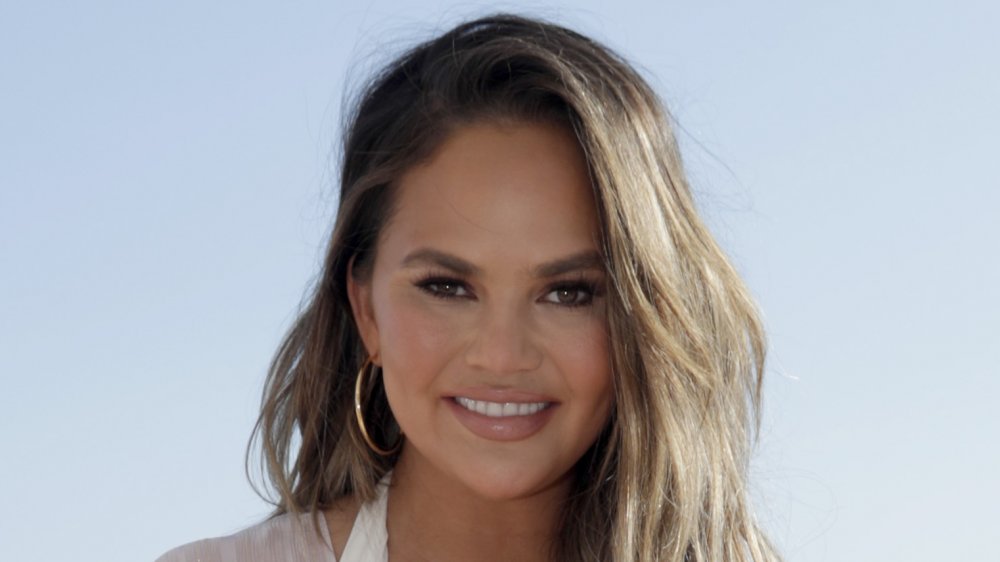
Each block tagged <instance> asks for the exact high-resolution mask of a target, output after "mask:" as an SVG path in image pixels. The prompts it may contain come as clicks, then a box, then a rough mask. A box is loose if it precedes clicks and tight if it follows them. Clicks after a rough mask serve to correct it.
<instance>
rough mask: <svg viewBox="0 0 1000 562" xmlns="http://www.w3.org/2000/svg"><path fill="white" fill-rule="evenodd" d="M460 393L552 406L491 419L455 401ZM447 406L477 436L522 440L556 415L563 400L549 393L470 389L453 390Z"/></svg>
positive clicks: (475, 396)
mask: <svg viewBox="0 0 1000 562" xmlns="http://www.w3.org/2000/svg"><path fill="white" fill-rule="evenodd" d="M456 396H461V397H464V398H470V399H472V400H482V401H486V402H500V403H504V402H513V403H521V404H524V403H537V402H546V403H547V404H548V405H547V406H546V407H545V408H544V409H542V410H541V411H539V412H537V413H534V414H530V415H527V416H507V417H500V418H491V417H489V416H484V415H483V414H479V413H477V412H473V411H472V410H467V409H466V408H464V407H463V406H461V405H460V404H459V403H458V402H456V401H455V397H456ZM443 401H444V403H445V405H446V406H447V407H448V408H449V409H450V410H451V412H452V414H454V416H455V418H456V419H457V420H458V421H459V423H461V424H462V425H463V426H465V428H466V429H468V430H469V431H470V432H472V433H473V434H474V435H476V436H478V437H481V438H483V439H488V440H490V441H520V440H522V439H527V438H529V437H531V436H532V435H534V434H536V433H538V432H539V431H541V430H542V428H543V427H545V424H546V423H548V421H549V420H550V419H551V418H552V415H553V413H554V412H555V410H556V409H557V408H558V407H559V403H558V402H556V401H555V400H553V399H552V398H551V397H549V396H545V395H542V394H536V393H532V392H524V391H518V390H507V389H493V388H470V389H464V390H462V391H458V392H455V393H452V394H450V395H448V396H445V397H444V398H443Z"/></svg>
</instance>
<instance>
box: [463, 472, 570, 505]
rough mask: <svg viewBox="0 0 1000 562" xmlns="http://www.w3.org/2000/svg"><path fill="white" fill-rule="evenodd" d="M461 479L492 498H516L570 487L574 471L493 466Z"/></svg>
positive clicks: (498, 499)
mask: <svg viewBox="0 0 1000 562" xmlns="http://www.w3.org/2000/svg"><path fill="white" fill-rule="evenodd" d="M463 476H465V477H463V478H460V481H461V482H462V483H463V484H465V486H466V487H467V488H468V489H469V490H470V491H472V492H473V493H474V494H475V495H477V496H479V497H481V498H483V499H486V500H490V501H497V502H500V501H514V500H519V499H524V498H529V497H532V496H536V495H539V494H544V493H546V492H552V491H554V490H556V489H558V488H561V487H567V489H568V485H569V483H570V480H571V478H572V470H567V471H565V472H564V473H562V474H558V475H555V476H553V475H552V474H546V473H541V472H539V471H538V469H537V467H533V469H524V468H520V469H518V468H514V467H490V468H487V469H485V470H476V471H475V472H474V474H471V475H469V474H466V475H463Z"/></svg>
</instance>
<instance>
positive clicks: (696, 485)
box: [248, 15, 779, 562]
mask: <svg viewBox="0 0 1000 562" xmlns="http://www.w3.org/2000/svg"><path fill="white" fill-rule="evenodd" d="M484 120H486V121H499V122H539V121H545V122H549V123H560V124H564V125H565V126H566V127H568V128H570V130H572V131H573V132H574V133H575V135H576V138H577V139H578V140H579V143H580V146H581V147H582V148H583V151H584V153H585V154H586V157H587V161H588V164H589V167H590V173H591V178H592V185H593V191H594V198H595V202H596V205H597V209H598V214H599V222H600V229H601V231H600V235H601V244H602V248H601V249H602V252H603V256H604V260H605V268H606V270H607V276H608V279H609V291H608V296H609V298H608V307H609V311H608V318H609V329H610V338H611V350H612V351H611V353H612V357H611V359H612V365H613V372H614V389H615V390H614V391H615V407H614V413H613V414H612V418H611V420H610V422H609V424H608V426H607V428H606V429H605V431H604V432H603V433H602V435H601V436H600V438H599V439H598V441H597V442H596V443H595V444H594V445H593V446H592V447H591V448H590V450H589V451H588V452H587V453H586V454H585V455H584V457H583V458H581V459H580V461H579V462H578V463H577V465H576V467H575V471H576V477H575V484H574V486H575V487H574V490H573V492H572V493H571V495H570V497H569V498H568V500H567V502H566V504H565V506H564V508H563V518H562V521H561V525H560V529H561V532H560V535H559V537H558V540H557V541H556V543H555V544H554V545H553V557H554V558H556V559H558V560H566V561H584V560H593V561H619V562H625V561H643V562H647V561H670V562H681V561H686V562H705V561H755V562H759V561H772V560H778V559H779V557H778V555H777V554H776V552H775V551H774V549H773V548H772V546H771V545H770V543H769V541H768V540H767V539H766V537H765V535H764V534H763V532H762V531H761V529H760V527H759V525H758V523H757V522H756V520H755V518H754V516H753V513H752V510H751V507H750V505H749V503H748V498H747V495H748V494H747V470H748V462H749V457H750V453H751V445H752V440H753V436H754V433H755V429H756V424H757V411H758V409H759V406H760V400H761V376H762V373H763V364H764V353H765V341H764V334H763V330H762V327H761V322H760V319H759V317H758V314H757V312H756V309H755V306H754V304H753V302H752V300H751V298H750V296H749V295H748V293H747V290H746V288H745V287H744V285H743V283H742V282H741V280H740V278H739V276H738V275H737V273H736V272H735V270H734V269H733V267H732V266H731V264H730V263H729V261H728V260H727V258H726V257H725V255H724V254H723V252H722V251H721V250H720V248H719V246H718V245H717V244H716V242H715V241H714V239H713V238H712V236H711V234H710V233H709V231H708V230H707V228H706V227H705V225H704V224H703V223H702V221H701V219H700V218H699V216H698V214H697V211H696V209H695V204H694V201H693V200H692V197H691V193H690V190H689V188H688V185H687V182H686V180H685V176H684V172H683V169H682V166H681V158H680V155H679V153H678V149H677V145H676V141H675V139H674V136H673V133H672V131H671V127H670V124H669V123H670V121H669V117H668V115H667V114H666V111H665V110H664V108H663V107H662V105H661V104H660V102H659V99H658V98H657V96H656V95H655V94H654V93H653V91H652V90H651V89H650V87H649V86H648V85H647V84H646V82H645V81H644V80H643V79H642V78H641V77H640V76H639V75H638V74H637V73H636V72H635V70H634V69H633V68H632V67H631V66H629V64H627V63H626V62H625V61H624V60H622V59H621V58H620V57H618V56H617V55H616V54H614V53H613V52H612V51H610V50H609V49H607V48H606V47H604V46H602V45H600V44H598V43H596V42H594V41H593V40H591V39H588V38H586V37H584V36H582V35H580V34H577V33H575V32H573V31H571V30H568V29H565V28H563V27H560V26H557V25H554V24H551V23H547V22H541V21H537V20H531V19H526V18H522V17H517V16H511V15H497V16H491V17H486V18H482V19H479V20H476V21H472V22H468V23H464V24H462V25H459V26H458V27H456V28H454V29H452V30H451V31H448V32H447V33H445V34H443V35H441V36H439V37H437V38H434V39H432V40H430V41H428V42H426V43H423V44H421V45H418V46H417V47H415V48H413V49H411V50H410V51H408V52H406V53H405V54H403V55H402V56H401V57H399V58H398V59H397V60H396V61H395V62H393V63H392V64H390V65H389V66H388V67H386V68H385V69H384V70H383V71H382V72H381V73H379V74H378V75H377V76H375V77H374V78H373V79H372V80H371V82H370V83H369V84H368V85H367V87H366V88H365V89H364V90H363V92H362V93H361V95H360V97H359V98H358V101H357V104H356V107H355V110H354V113H353V117H352V119H351V121H350V124H349V126H348V129H347V131H346V134H345V144H344V152H343V158H342V174H341V184H340V189H341V192H340V202H339V209H338V214H337V218H336V224H335V227H334V230H333V234H332V237H331V239H330V243H329V249H328V253H327V256H326V261H325V264H324V267H323V271H322V276H321V278H320V279H319V281H318V283H317V285H316V287H315V289H314V291H313V292H312V294H311V296H310V297H309V299H308V300H307V302H306V303H305V305H304V307H303V311H302V313H301V315H300V317H299V318H298V320H297V321H296V322H295V324H294V326H293V327H292V329H291V330H290V332H289V333H288V335H287V336H286V338H285V340H284V342H283V343H282V345H281V347H280V349H279V350H278V353H277V355H276V357H275V359H274V362H273V364H272V366H271V369H270V373H269V376H268V380H267V383H266V388H265V393H264V400H263V406H262V410H261V414H260V418H259V419H258V422H257V426H256V427H255V431H254V438H253V439H252V440H251V447H250V450H252V449H253V448H254V447H253V446H254V444H255V443H258V442H259V445H260V450H261V454H262V459H263V466H262V468H263V469H264V470H265V471H266V472H267V475H268V477H269V480H270V483H271V485H272V487H273V489H274V491H275V492H276V493H277V496H278V498H277V499H276V501H275V505H276V511H275V514H280V513H283V512H286V511H292V512H299V511H312V512H318V511H319V510H320V509H323V508H325V507H328V506H330V505H331V504H333V502H335V501H336V500H338V499H339V498H342V497H345V496H355V497H357V498H358V499H361V500H368V499H371V498H372V497H373V496H374V488H375V484H376V483H377V482H378V480H379V479H380V478H381V477H382V476H383V475H384V474H385V473H386V472H387V471H389V470H391V469H392V466H393V464H394V463H395V461H396V457H395V456H388V457H381V456H378V455H375V454H373V453H372V452H371V451H370V450H369V448H368V447H367V446H366V445H365V442H364V440H363V439H362V437H361V435H360V433H359V431H358V428H357V425H356V423H354V422H353V416H354V406H353V390H354V382H355V380H356V379H355V377H356V376H357V374H358V370H359V369H360V368H361V366H362V365H363V364H364V361H365V351H364V348H363V346H362V344H361V340H360V337H359V335H358V332H357V329H356V325H355V323H354V320H353V317H352V315H351V307H350V305H349V302H348V298H347V293H346V286H347V275H348V271H349V269H348V264H349V263H351V261H352V260H353V262H354V268H353V271H354V275H356V276H357V277H359V278H364V277H365V276H367V275H369V274H370V266H371V263H372V258H373V255H374V251H375V244H376V241H377V239H378V236H379V232H380V229H381V228H382V226H383V225H384V224H385V222H386V220H387V219H388V217H389V216H390V215H391V213H392V206H393V193H394V190H395V189H396V186H397V180H398V178H399V177H400V176H401V175H402V173H403V172H405V171H406V170H407V169H409V168H410V167H412V166H414V165H415V164H417V163H419V162H421V161H422V160H425V159H426V158H427V157H428V156H429V155H431V154H432V153H433V151H434V150H435V149H436V147H438V146H439V145H440V144H441V142H442V141H443V140H444V139H445V138H446V137H447V136H448V134H449V133H450V132H452V131H454V130H455V129H456V128H457V127H460V126H462V125H463V124H468V123H472V122H477V121H484ZM380 385H381V383H380V382H377V383H375V384H373V385H372V388H371V389H370V391H371V397H370V399H369V405H368V406H367V408H368V409H367V410H366V412H367V418H366V423H367V426H368V428H369V432H370V433H371V434H372V437H373V438H374V439H375V440H376V441H378V442H380V443H384V444H388V443H390V442H391V441H393V440H394V439H395V438H396V436H397V434H398V427H397V426H396V425H395V421H394V420H393V418H392V414H391V411H390V409H389V405H388V403H387V402H386V399H385V394H384V390H383V389H382V388H381V386H380ZM296 438H297V439H298V440H299V443H298V445H297V446H295V445H294V441H295V440H296ZM250 450H248V461H249V456H250ZM248 465H249V463H248ZM318 524H319V522H318V521H317V525H318Z"/></svg>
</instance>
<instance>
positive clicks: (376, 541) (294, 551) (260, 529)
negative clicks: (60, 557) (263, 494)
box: [156, 478, 389, 562]
mask: <svg viewBox="0 0 1000 562" xmlns="http://www.w3.org/2000/svg"><path fill="white" fill-rule="evenodd" d="M377 489H378V495H377V496H376V497H375V500H374V501H372V502H370V503H366V504H364V505H362V506H361V509H360V510H359V511H358V516H357V518H356V519H355V520H354V526H353V527H352V528H351V534H350V535H349V536H348V537H347V544H346V545H344V552H343V554H342V555H341V557H340V558H341V559H340V561H339V562H388V560H389V554H388V548H387V547H388V542H389V541H388V539H389V534H388V532H387V531H386V528H385V516H386V505H387V504H388V497H389V493H388V489H389V486H388V478H386V480H383V481H382V482H380V483H379V485H378V488H377ZM320 521H321V525H320V531H321V533H322V540H320V538H319V537H317V536H316V531H315V529H314V528H313V525H312V517H311V516H310V514H305V513H304V514H301V515H299V516H298V517H295V516H293V515H289V514H287V513H286V514H284V515H279V516H278V517H275V518H274V519H269V520H267V521H264V522H263V523H259V524H257V525H254V526H253V527H249V528H247V529H244V530H242V531H240V532H238V533H236V534H233V535H229V536H226V537H218V538H214V539H204V540H200V541H197V542H193V543H190V544H186V545H184V546H180V547H177V548H175V549H173V550H171V551H169V552H167V553H166V554H164V555H163V556H161V557H159V558H157V559H156V562H338V561H337V559H336V557H334V555H333V547H332V546H331V541H330V533H329V530H328V529H327V526H326V523H325V520H324V519H322V518H321V519H320Z"/></svg>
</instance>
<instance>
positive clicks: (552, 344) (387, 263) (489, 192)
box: [349, 123, 612, 499]
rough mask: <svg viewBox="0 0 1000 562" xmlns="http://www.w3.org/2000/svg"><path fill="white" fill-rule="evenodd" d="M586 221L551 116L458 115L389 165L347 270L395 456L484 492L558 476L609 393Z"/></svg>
mask: <svg viewBox="0 0 1000 562" xmlns="http://www.w3.org/2000/svg"><path fill="white" fill-rule="evenodd" d="M597 233H598V228H597V218H596V212H595V208H594V202H593V199H592V194H591V189H590V180H589V177H588V173H587V165H586V161H585V160H584V156H583V153H582V151H581V149H580V147H579V145H578V143H577V142H576V139H575V138H574V137H573V136H572V134H571V133H570V132H569V131H567V130H565V129H563V128H560V127H556V126H553V125H538V124H520V125H507V126H499V125H494V124H488V123H480V124H473V125H468V126H465V127H463V128H460V129H458V130H457V131H456V132H454V133H453V134H452V135H451V136H450V137H449V138H448V139H447V140H446V142H445V143H444V144H443V145H442V146H441V147H440V149H439V150H438V151H437V152H436V153H435V155H434V156H433V157H432V158H431V159H430V160H429V161H427V162H426V163H424V164H421V165H419V166H416V167H415V168H413V169H411V170H410V171H409V172H408V173H406V174H405V175H404V176H403V177H402V178H401V180H400V182H399V185H398V188H397V192H396V205H395V207H394V213H393V215H392V218H391V219H390V220H389V222H388V223H387V224H386V225H385V227H384V229H383V231H382V234H381V237H380V239H379V242H378V246H377V249H376V257H375V261H374V264H373V269H372V274H371V277H370V278H369V280H367V281H366V282H364V283H362V284H358V283H355V282H353V280H352V282H351V283H350V296H351V303H352V306H353V307H354V312H355V318H356V320H357V322H358V326H359V329H360V331H361V333H362V337H363V338H364V341H365V345H366V347H367V349H368V351H369V353H371V355H372V356H373V358H374V361H375V363H376V364H378V365H381V366H382V369H383V371H382V372H383V376H384V381H385V388H386V393H387V396H388V398H389V404H390V406H391V408H392V412H393V414H394V415H395V417H396V420H397V421H398V422H399V425H400V427H401V428H402V430H403V433H404V434H405V435H406V445H405V446H404V449H403V452H402V457H401V459H400V463H401V464H400V466H406V467H407V470H410V471H411V474H412V475H416V474H417V473H419V472H420V471H433V472H434V473H436V476H437V477H439V478H440V477H445V478H447V479H448V480H449V481H452V482H455V483H456V484H462V485H464V486H466V487H467V488H468V489H469V490H472V491H473V492H475V493H477V494H479V495H481V496H483V497H487V498H494V499H504V498H517V497H524V496H528V495H531V494H534V493H537V492H540V491H542V490H545V489H549V488H551V487H553V486H557V485H561V484H565V483H567V482H568V478H567V475H568V474H569V471H570V469H571V468H572V466H573V465H574V463H576V461H577V460H578V459H579V458H580V457H581V456H582V455H583V453H584V452H585V451H586V450H587V449H588V448H589V447H590V445H591V444H593V443H594V441H595V440H596V439H597V436H598V434H599V433H600V432H601V430H602V429H603V427H604V426H605V424H606V423H607V420H608V417H609V412H610V410H611V405H612V382H611V366H610V359H609V354H608V330H607V319H606V312H605V292H606V280H605V275H604V271H603V268H602V266H601V259H600V254H599V252H598V250H599V245H598V234H597ZM350 277H351V276H350V275H349V278H350Z"/></svg>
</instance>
